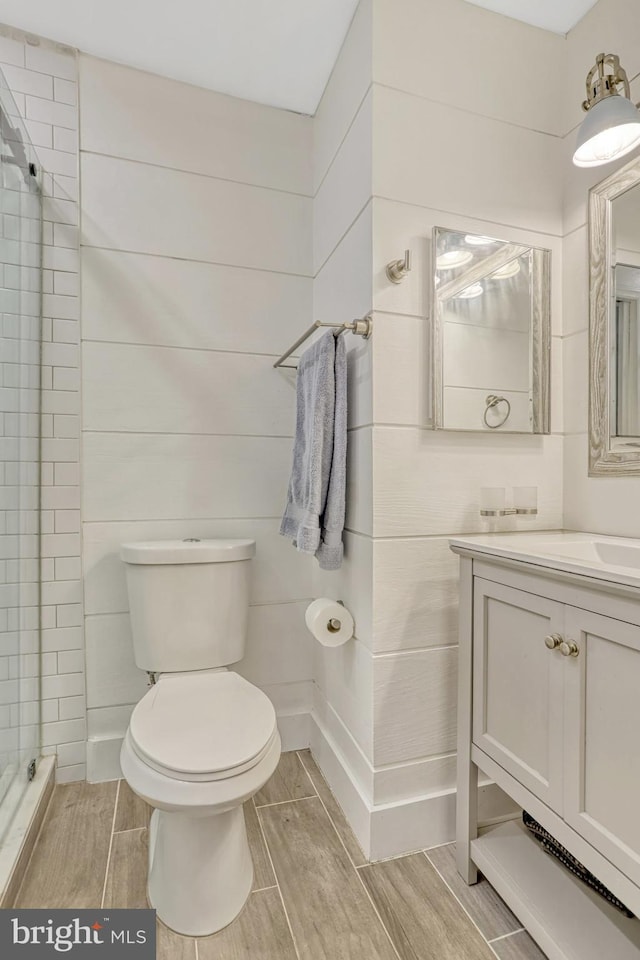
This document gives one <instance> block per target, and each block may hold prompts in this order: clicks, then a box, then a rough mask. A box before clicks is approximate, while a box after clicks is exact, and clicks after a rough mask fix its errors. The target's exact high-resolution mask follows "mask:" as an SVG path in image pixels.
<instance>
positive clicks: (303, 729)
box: [87, 713, 311, 783]
mask: <svg viewBox="0 0 640 960" xmlns="http://www.w3.org/2000/svg"><path fill="white" fill-rule="evenodd" d="M310 719H311V715H310V714H309V713H286V714H282V715H278V730H279V731H280V739H281V740H282V750H283V752H288V751H290V750H305V749H306V748H307V747H308V746H309V744H310ZM123 739H124V734H116V735H114V736H112V737H89V740H88V741H87V780H88V781H89V783H102V782H104V781H106V780H119V779H120V778H121V777H122V771H121V769H120V749H121V747H122V741H123Z"/></svg>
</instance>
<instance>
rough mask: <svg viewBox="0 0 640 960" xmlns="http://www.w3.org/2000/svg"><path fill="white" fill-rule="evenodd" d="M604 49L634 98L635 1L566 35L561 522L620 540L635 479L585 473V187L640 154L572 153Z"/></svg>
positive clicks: (632, 508) (634, 515)
mask: <svg viewBox="0 0 640 960" xmlns="http://www.w3.org/2000/svg"><path fill="white" fill-rule="evenodd" d="M600 50H604V51H605V52H606V53H617V54H618V55H619V56H620V61H621V63H622V65H623V67H624V68H625V70H626V71H627V74H628V76H629V77H630V78H635V80H634V81H633V83H632V84H631V98H632V100H634V101H637V100H638V99H640V78H639V77H638V73H639V72H640V17H638V6H637V4H636V3H634V0H599V3H597V4H596V5H595V7H593V9H592V10H591V11H590V12H589V13H588V14H587V16H586V17H585V18H584V19H583V20H581V21H580V23H579V24H578V25H577V26H576V27H575V28H574V29H573V30H572V31H571V32H570V33H569V34H568V36H567V60H568V68H569V70H570V75H569V77H570V82H568V83H567V85H566V89H567V92H566V95H565V108H566V118H565V134H566V135H565V138H564V142H563V171H564V177H565V205H564V266H565V269H564V283H563V295H564V331H563V332H564V391H565V431H566V438H565V455H564V500H565V514H564V516H565V519H564V522H565V526H566V527H567V528H568V529H570V530H590V531H594V532H596V533H603V534H607V533H608V534H612V535H617V536H625V537H637V536H640V513H639V512H638V507H637V504H638V497H639V496H640V477H624V478H623V477H615V478H610V477H591V478H590V477H588V476H587V471H588V441H587V429H588V396H589V333H588V327H589V272H588V224H587V220H588V209H587V195H588V190H589V188H590V187H591V186H593V185H595V184H596V183H598V182H599V181H600V180H603V179H604V178H605V177H607V176H609V175H610V174H611V173H612V172H613V171H614V170H615V169H617V167H620V166H622V165H623V164H625V163H628V162H629V160H631V159H633V157H634V156H637V155H638V152H637V151H636V152H635V153H632V154H629V155H628V156H626V157H624V159H623V160H622V161H618V163H614V164H607V165H606V166H603V167H596V168H594V169H593V170H581V169H579V168H578V167H574V166H573V164H572V162H571V155H572V153H573V150H574V142H575V137H576V130H577V127H578V125H579V124H580V123H581V121H582V117H583V114H582V111H581V109H580V104H581V102H582V100H583V99H584V87H583V82H584V78H585V77H586V75H587V72H588V71H589V69H590V68H591V66H592V65H593V63H594V62H595V55H596V54H597V53H598V52H599V51H600Z"/></svg>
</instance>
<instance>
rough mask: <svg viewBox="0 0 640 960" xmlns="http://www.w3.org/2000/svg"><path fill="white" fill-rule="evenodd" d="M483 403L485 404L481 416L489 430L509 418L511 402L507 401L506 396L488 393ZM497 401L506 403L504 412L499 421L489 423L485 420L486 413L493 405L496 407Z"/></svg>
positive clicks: (499, 425)
mask: <svg viewBox="0 0 640 960" xmlns="http://www.w3.org/2000/svg"><path fill="white" fill-rule="evenodd" d="M485 403H486V404H487V405H486V407H485V410H484V416H483V418H482V419H483V420H484V423H485V426H487V427H489V430H497V429H498V427H501V426H502V425H503V424H505V423H506V422H507V420H508V419H509V415H510V413H511V404H510V403H509V401H508V400H507V398H506V397H499V396H497V394H495V393H490V394H489V396H488V397H487V399H486V401H485ZM499 403H506V405H507V409H506V412H505V414H504V416H503V418H502V420H501V421H500V423H489V421H488V420H487V414H488V413H489V410H491V409H492V408H493V407H496V406H497V405H498V404H499Z"/></svg>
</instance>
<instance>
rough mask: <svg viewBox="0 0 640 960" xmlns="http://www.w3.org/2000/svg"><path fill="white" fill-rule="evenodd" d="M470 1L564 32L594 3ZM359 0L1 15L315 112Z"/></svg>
mask: <svg viewBox="0 0 640 960" xmlns="http://www.w3.org/2000/svg"><path fill="white" fill-rule="evenodd" d="M388 2H393V0H388ZM445 2H446V0H445ZM468 2H470V3H474V4H476V6H480V7H485V8H486V9H487V10H493V11H495V12H496V13H502V14H505V15H506V16H508V17H514V18H515V19H517V20H522V21H524V22H525V23H530V24H534V25H535V26H538V27H543V28H544V29H546V30H552V31H554V32H556V33H566V32H567V31H568V30H570V29H571V27H573V26H574V25H575V24H576V23H577V22H578V20H580V19H581V18H582V17H583V16H584V14H585V13H586V12H587V11H588V10H589V9H590V8H591V7H592V6H593V5H594V3H595V2H596V0H468ZM357 5H358V0H180V2H179V3H168V2H167V0H28V2H27V0H2V3H1V6H0V16H1V17H2V19H3V20H4V22H5V23H6V24H10V25H11V26H13V27H19V28H21V29H22V30H27V31H29V32H32V33H35V34H38V35H39V36H43V37H48V38H49V39H51V40H57V41H59V42H61V43H66V44H70V45H71V46H74V47H78V48H79V49H80V50H83V51H84V52H85V53H90V54H93V55H94V56H98V57H104V58H105V59H108V60H115V61H116V62H118V63H124V64H128V65H129V66H132V67H138V68H140V69H142V70H148V71H150V72H151V73H158V74H161V75H162V76H166V77H172V78H173V79H175V80H184V81H186V82H187V83H194V84H196V85H197V86H200V87H205V88H208V89H210V90H218V91H220V92H222V93H229V94H231V95H232V96H235V97H243V98H245V99H247V100H255V101H257V102H258V103H267V104H270V105H271V106H274V107H282V108H284V109H288V110H295V111H298V112H300V113H308V114H313V113H315V111H316V108H317V106H318V103H319V101H320V98H321V96H322V92H323V90H324V88H325V85H326V83H327V80H328V79H329V75H330V73H331V70H332V67H333V65H334V63H335V61H336V58H337V56H338V52H339V50H340V47H341V45H342V41H343V40H344V37H345V34H346V32H347V30H348V28H349V24H350V22H351V19H352V17H353V14H354V12H355V9H356V7H357Z"/></svg>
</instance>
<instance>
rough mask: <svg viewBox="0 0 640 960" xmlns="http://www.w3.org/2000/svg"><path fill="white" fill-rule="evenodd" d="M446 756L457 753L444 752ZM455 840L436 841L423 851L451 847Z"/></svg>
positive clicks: (453, 755)
mask: <svg viewBox="0 0 640 960" xmlns="http://www.w3.org/2000/svg"><path fill="white" fill-rule="evenodd" d="M444 756H445V757H455V756H456V754H455V753H447V754H444ZM452 843H455V840H445V841H444V843H434V845H433V846H432V847H425V848H424V850H423V851H422V853H429V851H430V850H440V848H441V847H449V846H451V844H452Z"/></svg>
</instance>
